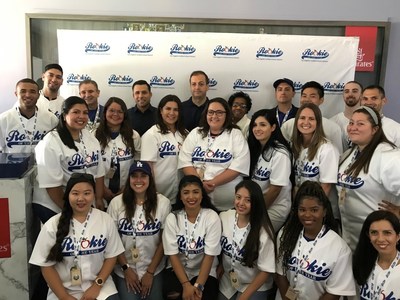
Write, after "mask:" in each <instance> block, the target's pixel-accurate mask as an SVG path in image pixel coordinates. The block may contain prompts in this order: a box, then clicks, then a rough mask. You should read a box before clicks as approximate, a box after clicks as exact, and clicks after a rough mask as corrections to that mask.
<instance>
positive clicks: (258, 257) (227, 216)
mask: <svg viewBox="0 0 400 300" xmlns="http://www.w3.org/2000/svg"><path fill="white" fill-rule="evenodd" d="M234 207H235V209H231V210H228V211H225V212H222V213H221V214H220V218H221V222H222V237H221V247H222V265H220V266H221V268H219V272H220V273H222V272H223V274H222V278H221V280H220V286H219V291H220V294H219V298H218V299H220V300H226V299H232V300H233V299H242V297H243V298H244V299H253V300H256V299H263V300H264V299H267V290H268V286H267V284H266V282H267V279H268V278H270V276H271V275H270V274H271V273H275V233H274V228H273V227H272V224H271V221H270V220H269V217H268V214H267V210H266V207H265V203H264V197H263V194H262V191H261V188H260V186H259V185H258V184H257V183H255V182H253V181H251V180H244V181H242V182H240V183H239V184H238V185H237V186H236V187H235V200H234Z"/></svg>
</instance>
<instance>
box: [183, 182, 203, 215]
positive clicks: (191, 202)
mask: <svg viewBox="0 0 400 300" xmlns="http://www.w3.org/2000/svg"><path fill="white" fill-rule="evenodd" d="M180 195H181V200H182V202H183V205H184V206H185V210H192V211H197V210H200V207H201V200H202V199H203V193H202V191H201V187H200V186H199V185H198V184H196V183H189V184H187V185H185V186H184V187H182V188H181V190H180Z"/></svg>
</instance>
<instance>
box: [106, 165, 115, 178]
mask: <svg viewBox="0 0 400 300" xmlns="http://www.w3.org/2000/svg"><path fill="white" fill-rule="evenodd" d="M116 170H117V167H115V166H114V167H111V168H110V170H108V172H107V175H106V176H107V178H109V179H111V178H113V177H114V174H115V171H116Z"/></svg>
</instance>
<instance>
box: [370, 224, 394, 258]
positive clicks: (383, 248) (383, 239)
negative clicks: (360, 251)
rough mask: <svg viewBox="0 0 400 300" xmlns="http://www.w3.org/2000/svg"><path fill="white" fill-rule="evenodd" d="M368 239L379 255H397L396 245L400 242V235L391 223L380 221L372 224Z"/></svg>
mask: <svg viewBox="0 0 400 300" xmlns="http://www.w3.org/2000/svg"><path fill="white" fill-rule="evenodd" d="M368 237H369V239H370V241H371V244H372V246H374V248H375V249H376V251H378V253H379V255H385V256H387V255H393V254H394V255H395V254H396V252H397V249H396V244H397V242H398V241H399V240H400V234H396V232H395V230H394V229H393V226H392V224H391V223H390V222H389V221H387V220H379V221H375V222H372V223H371V226H370V227H369V231H368Z"/></svg>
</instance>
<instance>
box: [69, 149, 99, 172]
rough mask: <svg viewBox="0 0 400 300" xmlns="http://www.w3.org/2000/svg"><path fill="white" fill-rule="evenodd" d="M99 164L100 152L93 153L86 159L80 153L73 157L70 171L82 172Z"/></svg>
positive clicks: (70, 162)
mask: <svg viewBox="0 0 400 300" xmlns="http://www.w3.org/2000/svg"><path fill="white" fill-rule="evenodd" d="M98 164H99V151H96V152H94V151H92V152H91V153H89V154H88V156H86V158H84V157H83V156H82V155H81V154H80V153H75V154H74V155H72V157H71V160H70V161H68V171H70V172H73V171H75V170H82V169H84V168H85V167H87V168H91V167H95V166H97V165H98Z"/></svg>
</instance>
